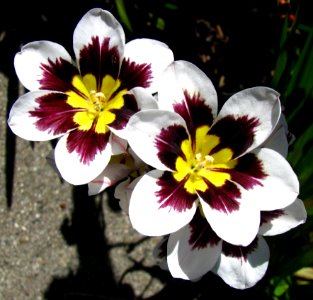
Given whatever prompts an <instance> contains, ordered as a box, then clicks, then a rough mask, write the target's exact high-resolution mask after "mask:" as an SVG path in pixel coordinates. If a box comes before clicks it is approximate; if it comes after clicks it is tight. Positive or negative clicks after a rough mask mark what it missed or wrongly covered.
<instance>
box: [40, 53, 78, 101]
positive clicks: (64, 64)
mask: <svg viewBox="0 0 313 300" xmlns="http://www.w3.org/2000/svg"><path fill="white" fill-rule="evenodd" d="M40 68H41V69H42V72H43V74H42V76H43V78H42V79H41V80H39V83H40V85H41V86H40V89H41V90H51V91H57V92H64V93H65V92H68V91H75V92H76V93H78V94H80V95H81V93H80V92H79V91H78V90H77V89H76V88H74V87H73V85H72V80H73V78H74V76H78V75H79V72H78V70H77V68H76V67H75V66H74V65H73V64H71V63H70V62H68V61H66V60H64V59H63V58H59V59H56V60H55V62H53V61H52V60H51V59H48V64H41V66H40ZM82 96H83V95H82Z"/></svg>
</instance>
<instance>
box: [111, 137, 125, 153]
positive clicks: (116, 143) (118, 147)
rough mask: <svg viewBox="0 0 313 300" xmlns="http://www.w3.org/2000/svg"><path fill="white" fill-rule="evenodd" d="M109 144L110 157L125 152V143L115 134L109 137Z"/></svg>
mask: <svg viewBox="0 0 313 300" xmlns="http://www.w3.org/2000/svg"><path fill="white" fill-rule="evenodd" d="M109 143H110V144H111V148H112V149H111V151H112V155H117V154H122V153H126V152H127V145H128V144H127V141H126V140H125V139H123V138H121V137H119V136H117V135H116V134H111V135H110V140H109Z"/></svg>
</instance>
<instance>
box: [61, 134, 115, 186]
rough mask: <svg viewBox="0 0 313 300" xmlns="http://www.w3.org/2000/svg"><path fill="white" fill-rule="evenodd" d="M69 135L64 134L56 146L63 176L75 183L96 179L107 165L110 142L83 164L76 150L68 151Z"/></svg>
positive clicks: (110, 153)
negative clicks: (93, 157) (87, 162)
mask: <svg viewBox="0 0 313 300" xmlns="http://www.w3.org/2000/svg"><path fill="white" fill-rule="evenodd" d="M67 137H68V135H65V136H63V137H62V138H61V139H60V140H59V141H58V143H57V145H56V147H55V163H56V166H57V168H58V170H59V171H60V174H61V176H62V177H63V179H64V180H66V181H67V182H69V183H71V184H73V185H81V184H87V183H89V182H90V181H92V180H93V179H95V178H96V177H97V176H98V175H99V174H100V173H101V172H102V171H103V170H104V169H105V167H106V166H107V164H108V163H109V161H110V158H111V155H112V151H111V145H110V143H108V144H107V146H106V148H105V150H104V151H102V152H100V153H97V154H96V156H95V159H94V160H93V161H91V162H90V163H89V164H83V163H82V162H81V161H80V156H78V154H77V153H76V152H72V153H70V152H68V150H67V147H66V140H67Z"/></svg>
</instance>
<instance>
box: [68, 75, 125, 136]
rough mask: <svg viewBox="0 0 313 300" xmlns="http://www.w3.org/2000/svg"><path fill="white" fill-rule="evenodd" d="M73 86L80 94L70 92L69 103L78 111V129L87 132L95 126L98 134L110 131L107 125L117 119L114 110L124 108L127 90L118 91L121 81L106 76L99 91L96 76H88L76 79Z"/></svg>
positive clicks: (76, 117) (76, 114)
mask: <svg viewBox="0 0 313 300" xmlns="http://www.w3.org/2000/svg"><path fill="white" fill-rule="evenodd" d="M72 85H73V86H74V87H75V88H76V89H77V90H78V91H79V92H80V93H79V94H78V93H76V92H74V91H70V92H68V93H67V94H68V99H67V103H68V104H69V105H71V106H72V107H73V108H76V109H77V112H76V113H75V115H74V122H75V123H76V124H77V125H78V129H80V130H85V131H87V130H90V129H91V128H92V127H93V126H94V130H95V132H96V133H106V132H107V131H109V128H108V126H107V125H109V124H111V123H112V122H113V121H114V120H115V118H116V115H115V114H114V113H113V112H112V110H114V109H115V110H117V109H121V108H122V107H123V106H124V98H123V96H124V94H125V93H126V92H127V90H120V91H118V89H119V87H120V85H121V83H120V81H119V80H115V79H114V78H112V77H111V76H110V75H106V76H105V77H104V78H103V79H102V84H101V89H100V90H97V82H96V78H95V76H93V75H91V74H87V75H85V76H84V77H83V78H81V77H78V76H76V77H74V79H73V81H72ZM117 91H118V92H117Z"/></svg>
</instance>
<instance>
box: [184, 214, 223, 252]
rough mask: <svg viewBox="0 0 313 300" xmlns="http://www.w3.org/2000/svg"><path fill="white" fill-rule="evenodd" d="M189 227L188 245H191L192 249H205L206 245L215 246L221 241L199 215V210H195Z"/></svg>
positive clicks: (205, 220)
mask: <svg viewBox="0 0 313 300" xmlns="http://www.w3.org/2000/svg"><path fill="white" fill-rule="evenodd" d="M189 226H190V227H191V235H190V238H189V244H190V245H192V249H202V248H207V246H208V245H211V246H215V245H217V243H218V242H219V241H220V240H221V239H220V238H219V237H218V236H217V235H216V233H215V232H214V231H213V229H212V228H211V226H210V224H209V223H208V221H207V219H206V218H204V217H203V216H202V215H201V213H200V211H199V209H197V211H196V214H195V215H194V217H193V219H192V220H191V222H190V224H189Z"/></svg>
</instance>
